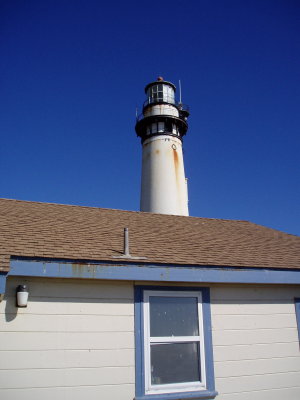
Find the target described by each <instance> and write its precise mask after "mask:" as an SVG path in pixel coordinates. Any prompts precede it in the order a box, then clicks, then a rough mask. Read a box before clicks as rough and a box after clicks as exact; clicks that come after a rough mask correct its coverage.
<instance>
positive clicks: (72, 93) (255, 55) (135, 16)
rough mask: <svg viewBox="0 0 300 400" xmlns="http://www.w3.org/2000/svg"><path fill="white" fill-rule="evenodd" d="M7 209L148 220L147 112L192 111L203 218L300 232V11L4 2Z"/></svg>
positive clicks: (289, 3)
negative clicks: (90, 211) (143, 197)
mask: <svg viewBox="0 0 300 400" xmlns="http://www.w3.org/2000/svg"><path fill="white" fill-rule="evenodd" d="M0 54H1V64H0V87H1V93H0V132H1V146H0V168H1V181H0V197H4V198H14V199H22V200H32V201H42V202H55V203H63V204H78V205H86V206H96V207H105V208H117V209H126V210H138V209H139V192H140V172H141V144H140V141H139V139H138V138H137V137H136V135H135V131H134V125H135V108H136V106H138V107H139V110H140V111H141V105H142V103H143V101H144V86H145V85H146V84H147V83H149V82H151V81H153V80H155V79H156V78H157V76H159V75H161V76H163V77H164V78H165V79H166V80H169V81H171V82H173V83H175V85H177V86H178V80H179V79H181V82H182V96H183V102H184V103H186V104H189V106H190V109H191V116H190V119H189V131H188V133H187V135H186V137H185V139H184V157H185V168H186V175H187V177H188V178H189V207H190V215H193V216H199V217H210V218H225V219H243V220H250V221H252V222H255V223H258V224H262V225H266V226H269V227H272V228H275V229H279V230H283V231H285V232H289V233H294V234H298V235H299V234H300V218H299V215H300V210H299V203H300V201H299V194H300V189H299V183H300V178H299V176H300V162H299V158H300V157H299V154H300V135H299V133H300V132H299V131H300V129H299V128H300V113H299V108H300V107H299V105H300V3H299V1H297V0H294V1H293V0H282V1H277V0H260V1H258V0H253V1H251V2H246V1H230V0H228V1H220V0H215V1H212V0H209V1H208V0H207V1H204V0H198V1H187V0H186V1H178V0H177V1H176V0H173V1H163V2H162V1H160V2H157V1H152V2H142V1H139V2H138V1H127V2H125V1H111V2H102V1H92V0H85V1H83V0H82V1H76V0H72V1H67V0H59V1H58V0H51V1H50V0H43V1H38V0H36V1H34V0H32V1H30V0H24V1H21V0H6V1H4V0H2V1H0Z"/></svg>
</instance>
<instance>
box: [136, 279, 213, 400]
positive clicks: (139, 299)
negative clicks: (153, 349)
mask: <svg viewBox="0 0 300 400" xmlns="http://www.w3.org/2000/svg"><path fill="white" fill-rule="evenodd" d="M144 290H155V291H157V290H165V291H168V290H170V291H174V290H178V291H199V292H201V293H202V309H203V325H204V338H205V343H204V346H205V367H206V386H207V390H203V391H197V392H180V393H164V394H151V395H146V394H145V372H144V329H143V321H144V311H143V310H144V308H143V293H144ZM134 319H135V321H134V322H135V366H136V367H135V385H136V396H135V400H177V399H194V400H196V399H212V398H214V397H215V396H216V395H217V394H218V393H217V392H216V391H215V378H214V366H213V347H212V334H211V313H210V290H209V288H208V287H179V286H167V287H166V286H147V285H142V286H135V289H134Z"/></svg>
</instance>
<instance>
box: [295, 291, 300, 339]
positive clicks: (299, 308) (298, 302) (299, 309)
mask: <svg viewBox="0 0 300 400" xmlns="http://www.w3.org/2000/svg"><path fill="white" fill-rule="evenodd" d="M295 309H296V318H297V326H298V337H299V342H300V297H299V298H296V299H295Z"/></svg>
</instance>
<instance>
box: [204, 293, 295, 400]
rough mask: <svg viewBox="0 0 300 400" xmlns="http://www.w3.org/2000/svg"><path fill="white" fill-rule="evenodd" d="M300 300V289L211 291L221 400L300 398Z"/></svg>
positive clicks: (215, 355) (216, 365) (216, 375)
mask: <svg viewBox="0 0 300 400" xmlns="http://www.w3.org/2000/svg"><path fill="white" fill-rule="evenodd" d="M299 295H300V290H299V288H298V287H297V286H290V287H286V286H285V287H280V286H253V285H227V286H225V285H215V286H213V287H212V290H211V310H212V329H213V331H212V333H213V345H214V360H215V377H216V390H217V391H218V392H219V396H218V399H219V400H260V399H261V400H262V399H263V400H267V399H270V400H271V399H272V400H275V399H278V400H279V399H280V400H282V398H286V399H289V400H292V399H295V400H296V399H300V356H299V342H298V331H297V325H296V315H295V306H294V297H297V296H299Z"/></svg>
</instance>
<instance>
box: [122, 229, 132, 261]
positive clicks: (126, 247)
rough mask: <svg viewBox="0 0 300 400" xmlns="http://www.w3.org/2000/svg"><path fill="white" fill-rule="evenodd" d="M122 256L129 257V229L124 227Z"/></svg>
mask: <svg viewBox="0 0 300 400" xmlns="http://www.w3.org/2000/svg"><path fill="white" fill-rule="evenodd" d="M124 256H126V257H131V256H130V253H129V231H128V228H124Z"/></svg>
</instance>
